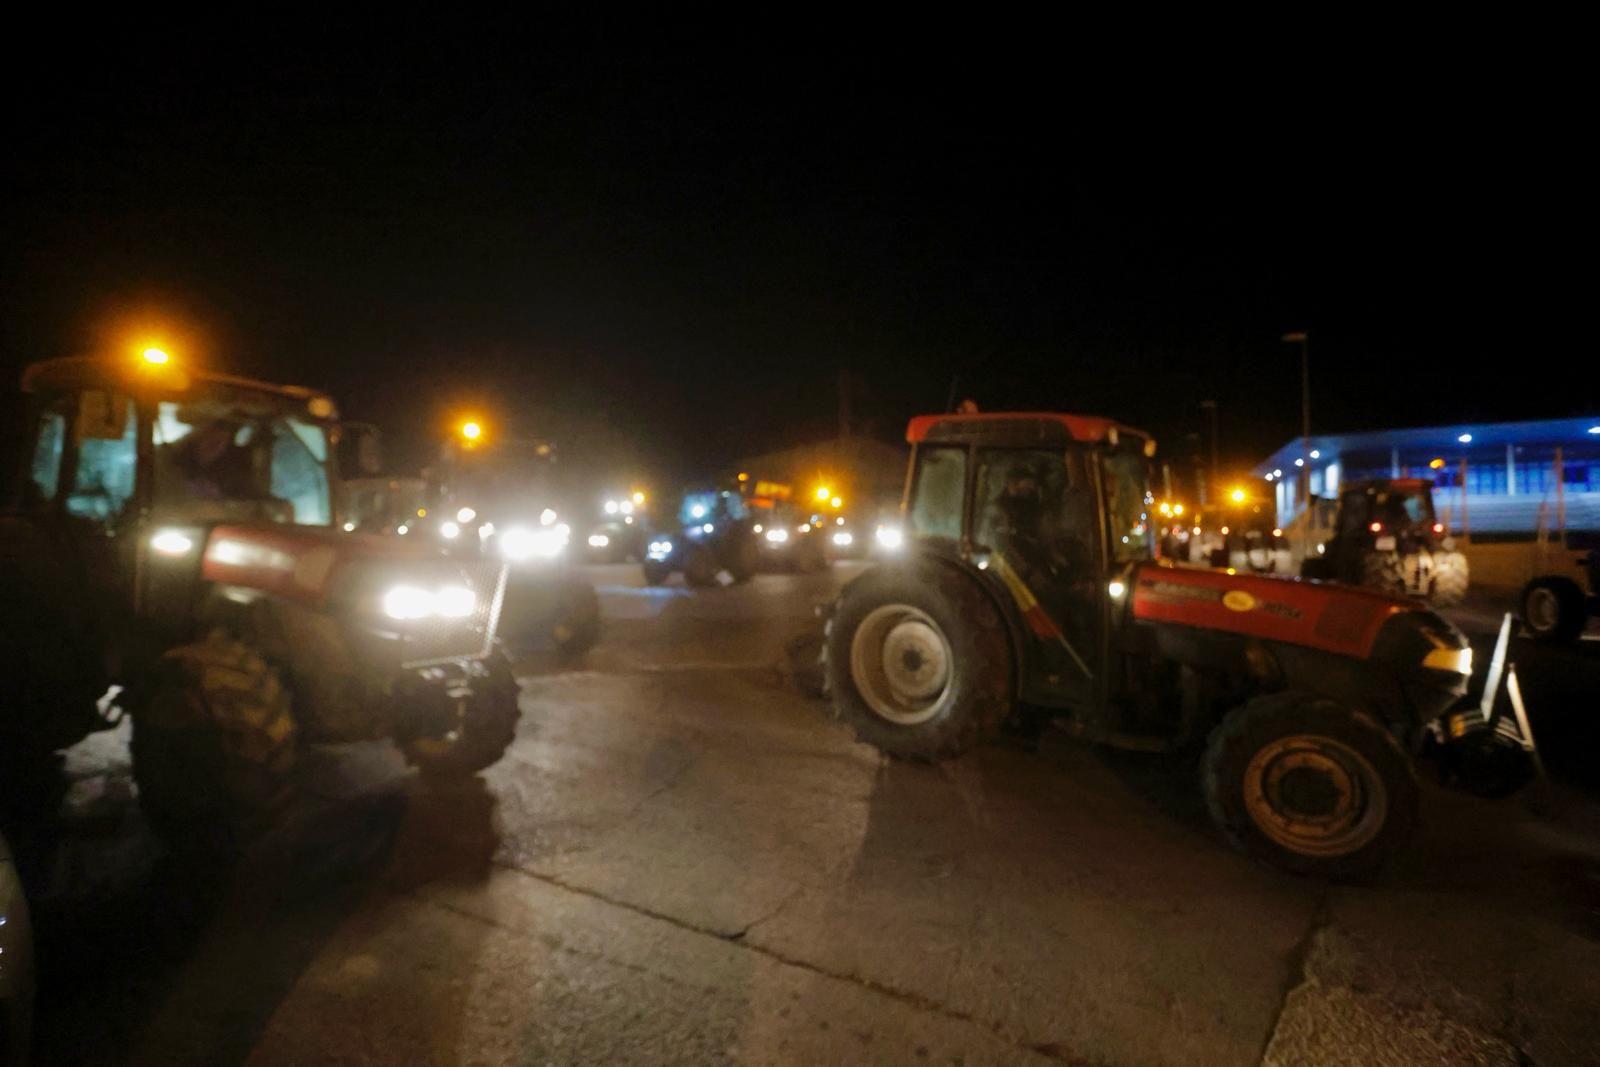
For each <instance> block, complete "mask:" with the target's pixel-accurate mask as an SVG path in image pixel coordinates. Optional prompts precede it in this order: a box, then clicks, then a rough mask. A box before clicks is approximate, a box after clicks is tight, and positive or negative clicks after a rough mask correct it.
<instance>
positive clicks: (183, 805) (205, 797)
mask: <svg viewBox="0 0 1600 1067" xmlns="http://www.w3.org/2000/svg"><path fill="white" fill-rule="evenodd" d="M296 738H297V730H296V727H295V721H294V715H293V710H292V707H291V704H290V699H289V692H288V690H287V689H285V688H284V685H283V679H282V677H281V676H280V674H279V672H278V670H277V669H276V668H275V667H273V666H272V665H271V664H269V663H267V661H266V660H264V659H262V657H261V655H260V653H258V652H257V651H256V650H255V649H253V648H251V647H250V646H249V645H246V644H245V643H244V642H242V641H239V640H236V639H234V638H231V637H228V636H226V635H224V634H222V633H221V632H215V633H213V634H212V635H211V636H210V637H208V638H206V640H204V641H201V642H198V643H196V644H192V645H184V646H182V647H181V648H175V649H173V650H172V651H170V652H168V653H167V654H166V655H165V656H163V657H162V659H161V662H160V663H159V664H158V665H157V667H156V670H155V671H154V674H153V677H152V679H151V688H150V690H149V692H148V694H147V697H146V699H145V700H143V701H142V702H141V703H140V704H139V706H138V708H137V710H136V712H135V714H134V721H133V773H134V780H135V781H136V782H137V783H138V786H139V802H140V805H141V806H142V807H143V808H144V811H145V815H146V816H147V817H148V818H149V820H150V823H151V825H152V826H153V827H154V828H155V829H156V831H157V832H158V833H160V834H162V835H163V836H164V837H166V838H167V839H168V840H169V841H173V842H175V843H182V844H184V845H186V846H191V847H197V848H199V849H200V850H202V851H205V852H209V853H213V854H235V853H238V852H240V851H242V850H243V849H244V848H245V847H247V846H248V845H249V844H250V842H251V841H253V840H254V839H255V838H257V837H258V836H260V835H261V834H262V833H263V832H265V831H266V830H267V829H269V828H270V827H271V826H272V824H273V823H274V822H275V821H276V820H277V819H278V817H279V816H280V815H281V814H282V813H283V811H284V809H285V808H286V807H287V806H288V805H289V802H290V801H291V799H292V798H293V795H294V770H295V762H296V757H297V754H298V751H297V748H296Z"/></svg>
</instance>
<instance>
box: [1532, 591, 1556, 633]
mask: <svg viewBox="0 0 1600 1067" xmlns="http://www.w3.org/2000/svg"><path fill="white" fill-rule="evenodd" d="M1523 614H1524V615H1525V616H1526V617H1527V622H1528V625H1529V626H1531V627H1532V628H1533V629H1535V630H1537V631H1538V632H1539V633H1548V632H1549V631H1551V630H1554V629H1555V628H1556V622H1557V620H1559V619H1560V618H1561V603H1560V601H1558V600H1557V599H1556V594H1555V593H1554V591H1552V590H1550V589H1544V588H1539V589H1534V590H1532V591H1531V592H1529V593H1528V602H1527V605H1526V606H1525V607H1524V609H1523Z"/></svg>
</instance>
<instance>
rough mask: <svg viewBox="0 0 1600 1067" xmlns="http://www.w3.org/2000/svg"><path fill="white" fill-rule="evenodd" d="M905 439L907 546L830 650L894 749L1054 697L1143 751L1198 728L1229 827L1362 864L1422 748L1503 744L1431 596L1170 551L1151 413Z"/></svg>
mask: <svg viewBox="0 0 1600 1067" xmlns="http://www.w3.org/2000/svg"><path fill="white" fill-rule="evenodd" d="M907 439H908V440H909V441H910V442H911V444H912V446H913V451H912V455H911V471H910V476H909V478H908V479H907V489H906V496H905V500H904V503H903V505H902V518H903V522H904V530H903V535H904V543H905V557H904V558H903V559H902V560H900V561H898V562H894V563H889V564H886V565H882V566H879V567H876V568H874V569H873V570H870V571H868V572H867V573H865V574H863V575H862V576H861V577H859V578H857V579H856V580H855V581H853V582H852V583H851V584H850V585H848V586H847V587H846V588H845V589H844V591H843V592H842V593H841V595H840V597H839V599H838V601H837V602H836V603H835V604H834V605H833V608H832V610H831V613H830V615H829V618H828V621H827V624H826V628H825V635H824V640H823V645H824V648H823V652H822V660H823V664H822V665H823V671H824V675H825V678H826V684H827V689H828V690H829V691H830V693H831V698H832V701H833V706H834V709H835V711H836V713H837V714H838V715H839V716H840V717H841V718H842V719H844V720H845V721H847V722H848V723H850V724H851V725H852V726H853V727H854V728H855V730H856V733H857V734H858V736H859V737H861V739H862V740H864V741H867V742H869V743H871V744H873V745H875V746H877V747H878V748H879V749H881V750H883V751H884V752H886V753H888V754H889V755H891V756H896V757H900V758H905V759H913V760H941V759H947V758H950V757H954V756H958V755H960V754H962V753H964V752H966V751H968V750H969V749H972V748H974V747H975V746H978V745H982V744H984V743H985V742H987V741H989V740H990V739H991V738H993V737H994V736H995V735H996V734H997V733H998V732H999V731H1000V730H1001V729H1002V728H1003V727H1004V726H1006V725H1007V724H1008V723H1013V724H1017V725H1029V724H1030V723H1034V722H1037V721H1038V719H1039V718H1040V717H1049V718H1050V719H1052V720H1054V721H1056V722H1058V723H1059V724H1061V725H1063V726H1065V727H1066V728H1067V729H1068V730H1069V731H1070V732H1072V733H1074V734H1076V735H1078V736H1080V737H1083V738H1086V739H1089V740H1094V741H1099V742H1103V743H1105V744H1109V745H1113V746H1116V747H1120V748H1125V749H1133V750H1137V751H1145V752H1157V751H1174V750H1181V749H1185V748H1189V747H1191V746H1198V745H1200V744H1201V743H1202V742H1203V743H1204V756H1203V759H1202V780H1203V785H1204V790H1205V795H1206V800H1207V803H1208V805H1209V807H1210V811H1211V814H1212V817H1213V818H1214V819H1215V820H1216V822H1217V823H1218V825H1219V826H1220V827H1221V828H1222V830H1223V832H1224V833H1225V834H1226V835H1227V836H1228V837H1229V838H1230V839H1231V840H1232V841H1233V843H1234V844H1236V845H1237V846H1239V847H1241V848H1242V849H1244V850H1245V851H1247V852H1249V853H1250V854H1252V855H1255V856H1257V857H1260V858H1262V859H1265V860H1268V861H1270V862H1272V863H1275V864H1277V865H1280V866H1283V867H1286V868H1288V869H1290V870H1294V871H1298V872H1303V873H1307V874H1315V875H1328V876H1351V875H1358V874H1361V873H1364V872H1367V871H1369V870H1371V869H1373V868H1374V867H1375V866H1377V865H1378V864H1379V863H1380V862H1381V861H1382V860H1383V858H1384V857H1385V856H1387V855H1388V854H1390V853H1391V852H1393V851H1394V850H1395V849H1396V848H1397V847H1398V846H1399V845H1400V844H1401V843H1402V842H1403V841H1404V840H1405V839H1406V837H1407V835H1408V834H1409V832H1410V830H1411V829H1412V826H1413V824H1414V823H1415V821H1416V813H1417V803H1418V793H1417V786H1416V783H1415V780H1414V778H1413V771H1412V755H1413V754H1415V753H1417V752H1419V751H1420V750H1421V749H1423V748H1424V747H1425V746H1428V745H1430V744H1456V743H1459V742H1461V741H1462V740H1463V739H1465V737H1466V736H1468V735H1471V736H1474V737H1475V738H1476V741H1477V743H1479V744H1491V743H1493V741H1492V738H1489V737H1486V736H1484V735H1485V734H1489V733H1492V731H1485V730H1482V729H1478V730H1476V731H1475V732H1474V730H1473V727H1472V723H1473V721H1474V720H1472V719H1471V717H1470V716H1468V715H1466V714H1465V713H1462V714H1459V715H1457V714H1453V708H1454V706H1455V705H1456V704H1457V702H1458V701H1460V699H1461V698H1462V696H1463V695H1464V694H1465V692H1466V688H1467V681H1468V677H1469V675H1470V673H1471V651H1470V649H1469V648H1468V646H1467V642H1466V640H1465V639H1464V638H1463V637H1462V635H1461V634H1460V632H1458V631H1457V630H1456V629H1455V628H1454V627H1453V626H1451V625H1450V624H1449V623H1448V622H1446V621H1445V620H1444V619H1442V618H1440V617H1439V616H1438V615H1436V614H1434V613H1433V612H1432V611H1429V610H1427V609H1426V608H1425V607H1423V606H1422V605H1420V604H1418V603H1416V602H1414V601H1409V600H1404V599H1398V598H1393V597H1388V596H1382V595H1379V594H1376V593H1372V592H1369V591H1366V590H1360V589H1350V588H1342V587H1337V586H1326V585H1320V584H1313V583H1309V582H1302V581H1298V580H1293V579H1283V578H1270V577H1263V576H1255V575H1247V574H1237V573H1231V572H1229V571H1225V570H1200V569H1194V568H1187V567H1185V568H1179V567H1175V566H1173V565H1172V564H1171V563H1170V562H1168V561H1164V560H1160V559H1157V558H1156V554H1155V552H1154V550H1153V545H1154V538H1155V536H1156V534H1155V531H1154V529H1153V525H1154V524H1153V523H1152V510H1153V504H1154V497H1153V496H1152V495H1151V492H1150V489H1149V482H1148V477H1147V474H1148V470H1147V467H1148V464H1147V457H1149V456H1150V455H1152V454H1153V453H1154V442H1152V441H1151V440H1150V439H1149V438H1148V437H1147V436H1146V435H1145V434H1143V433H1141V432H1139V431H1137V430H1134V429H1130V428H1129V427H1126V426H1121V425H1118V424H1117V423H1114V422H1111V421H1109V420H1106V419H1100V418H1087V417H1080V416H1075V415H1060V414H1034V413H1006V414H984V415H977V414H956V415H925V416H921V417H918V418H915V419H913V420H912V421H911V425H910V428H909V430H908V432H907ZM1516 755H1520V750H1519V752H1518V753H1517V754H1516Z"/></svg>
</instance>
